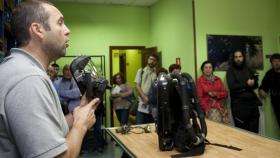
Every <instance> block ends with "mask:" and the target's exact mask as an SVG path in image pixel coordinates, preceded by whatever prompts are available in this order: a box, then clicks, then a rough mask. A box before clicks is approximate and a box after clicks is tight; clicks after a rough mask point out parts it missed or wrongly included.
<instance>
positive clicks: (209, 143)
mask: <svg viewBox="0 0 280 158" xmlns="http://www.w3.org/2000/svg"><path fill="white" fill-rule="evenodd" d="M205 144H208V145H215V146H219V147H224V148H228V149H232V150H236V151H241V150H242V149H241V148H238V147H235V146H232V145H224V144H218V143H211V142H210V141H209V140H207V139H205Z"/></svg>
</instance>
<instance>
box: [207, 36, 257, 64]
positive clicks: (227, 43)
mask: <svg viewBox="0 0 280 158" xmlns="http://www.w3.org/2000/svg"><path fill="white" fill-rule="evenodd" d="M262 47H263V46H262V37H261V36H235V35H207V55H208V60H210V61H211V62H213V64H214V67H215V70H227V69H228V67H229V57H230V54H231V53H233V51H235V50H241V51H243V52H244V53H245V54H246V59H247V65H248V66H249V67H250V68H252V69H257V70H262V69H263V48H262Z"/></svg>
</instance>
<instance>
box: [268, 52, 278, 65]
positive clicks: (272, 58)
mask: <svg viewBox="0 0 280 158" xmlns="http://www.w3.org/2000/svg"><path fill="white" fill-rule="evenodd" d="M274 59H278V60H280V54H279V53H274V54H272V55H271V56H270V58H269V60H270V63H272V60H274Z"/></svg>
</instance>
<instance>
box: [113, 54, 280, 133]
mask: <svg viewBox="0 0 280 158" xmlns="http://www.w3.org/2000/svg"><path fill="white" fill-rule="evenodd" d="M157 60H158V57H157V56H156V55H155V54H151V55H150V56H148V59H147V65H146V66H145V67H144V68H141V69H139V70H138V72H137V74H136V77H135V81H134V82H135V84H136V91H137V93H138V99H139V104H138V111H137V114H136V124H142V123H151V122H153V121H154V118H153V115H152V113H153V112H152V104H153V103H152V99H151V96H150V95H151V93H149V92H150V90H151V86H152V84H153V82H154V81H155V80H156V77H157V71H159V70H160V68H157V67H156V64H157ZM270 62H271V64H272V69H270V70H269V71H268V72H267V73H266V75H265V77H264V79H263V81H262V84H261V86H260V87H259V96H260V97H261V98H264V97H266V96H267V95H268V93H269V92H270V95H271V102H272V105H273V108H274V111H275V114H276V118H277V121H278V122H280V108H279V106H278V104H279V102H280V101H279V95H280V55H279V54H273V55H272V56H271V59H270ZM180 71H181V66H180V65H178V64H172V65H170V67H169V73H180ZM201 71H202V75H201V76H200V77H199V78H198V79H197V82H196V86H197V87H196V88H197V93H198V97H199V100H200V105H201V107H202V109H203V111H204V112H205V115H206V118H208V119H211V120H214V121H217V122H222V123H226V124H229V123H233V124H234V125H235V126H236V127H239V128H242V129H245V130H248V131H251V132H255V133H258V131H259V117H260V113H259V108H258V107H259V106H262V102H261V100H260V99H259V97H258V95H257V94H256V92H255V90H256V89H257V88H258V74H257V72H256V71H255V70H252V69H250V68H249V67H248V66H247V65H246V55H245V54H244V53H243V52H242V51H241V50H236V51H234V52H233V53H232V54H231V56H230V67H229V69H228V70H227V72H226V81H227V85H228V89H229V92H228V91H227V89H226V87H225V86H224V84H223V82H222V80H221V78H219V77H218V76H216V75H214V65H213V63H211V62H210V61H205V62H203V63H202V65H201ZM113 82H114V83H115V84H117V86H116V87H115V88H114V89H113V91H112V97H113V98H114V99H113V105H114V108H115V109H116V113H117V117H118V120H119V121H120V122H121V124H127V123H128V115H129V110H128V109H129V106H130V102H129V101H128V100H127V96H129V95H131V94H132V93H133V89H132V88H131V86H130V85H129V84H128V83H126V82H125V81H124V77H123V76H122V74H121V73H118V74H116V75H115V76H114V78H113ZM116 89H118V90H116ZM116 91H119V92H120V93H116ZM229 95H230V103H231V106H230V107H231V112H232V119H231V116H230V115H229V111H228V108H227V106H226V103H227V98H228V96H229ZM120 105H121V106H120ZM120 109H122V110H120ZM121 111H125V112H121ZM122 113H123V114H122ZM122 117H123V118H122ZM124 118H125V119H124ZM124 120H125V121H124ZM231 121H233V122H231Z"/></svg>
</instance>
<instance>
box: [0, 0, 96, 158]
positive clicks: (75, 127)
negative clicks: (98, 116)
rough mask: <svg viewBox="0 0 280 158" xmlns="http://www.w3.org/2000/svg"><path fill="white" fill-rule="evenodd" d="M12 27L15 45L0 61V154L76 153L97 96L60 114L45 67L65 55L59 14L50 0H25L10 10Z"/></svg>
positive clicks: (45, 156)
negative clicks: (71, 112) (70, 111)
mask: <svg viewBox="0 0 280 158" xmlns="http://www.w3.org/2000/svg"><path fill="white" fill-rule="evenodd" d="M12 31H13V34H14V35H15V38H16V41H17V43H18V48H14V49H12V50H11V55H10V56H8V57H6V58H5V59H4V60H3V62H2V63H1V64H0V74H1V76H0V157H5V158H18V157H23V158H32V157H36V158H49V157H67V158H69V157H78V155H79V152H80V147H81V143H82V140H83V137H84V135H85V133H86V131H87V129H89V128H90V127H91V126H92V125H93V124H94V123H95V115H94V111H95V109H96V107H97V105H98V100H99V99H94V100H93V101H91V102H90V103H88V101H87V100H86V97H83V98H82V100H81V103H80V106H78V107H77V108H76V109H75V110H74V112H73V114H69V115H67V116H66V117H64V115H63V113H62V109H61V106H60V102H59V98H58V95H57V93H56V91H55V89H54V87H53V85H52V82H51V80H50V79H49V77H48V75H47V73H46V70H47V67H48V65H49V64H50V62H51V61H53V60H56V59H58V58H59V57H61V56H64V55H65V53H66V47H67V46H68V44H67V42H68V35H69V33H70V31H69V29H68V28H67V27H66V26H65V24H64V18H63V15H62V14H61V13H60V11H59V10H58V9H57V8H55V7H54V6H53V5H52V4H51V3H49V2H43V1H39V0H33V1H25V2H22V3H20V4H19V5H18V6H17V7H16V8H15V10H14V12H13V18H12Z"/></svg>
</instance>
